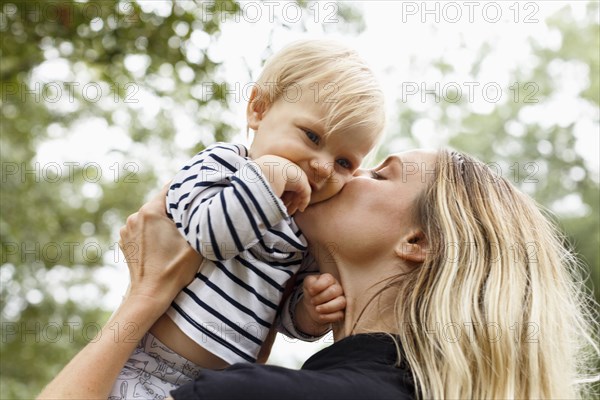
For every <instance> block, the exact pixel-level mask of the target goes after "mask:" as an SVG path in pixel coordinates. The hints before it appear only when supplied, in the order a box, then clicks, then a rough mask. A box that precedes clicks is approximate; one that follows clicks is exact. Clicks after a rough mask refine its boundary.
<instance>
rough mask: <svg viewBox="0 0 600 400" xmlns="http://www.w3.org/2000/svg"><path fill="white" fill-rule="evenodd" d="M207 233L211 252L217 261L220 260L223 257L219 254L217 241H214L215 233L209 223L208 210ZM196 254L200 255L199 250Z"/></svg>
mask: <svg viewBox="0 0 600 400" xmlns="http://www.w3.org/2000/svg"><path fill="white" fill-rule="evenodd" d="M208 233H209V235H210V243H211V245H212V247H213V252H214V253H215V257H216V258H217V259H219V260H222V259H223V256H222V255H221V252H220V251H219V244H218V243H217V240H216V239H215V233H214V231H213V227H212V223H211V221H210V210H208ZM198 252H199V253H200V254H202V252H201V251H200V249H198Z"/></svg>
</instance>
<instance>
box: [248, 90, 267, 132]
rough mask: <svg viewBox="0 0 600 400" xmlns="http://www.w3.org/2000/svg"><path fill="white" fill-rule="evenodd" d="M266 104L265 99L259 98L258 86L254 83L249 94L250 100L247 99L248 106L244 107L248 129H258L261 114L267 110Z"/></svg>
mask: <svg viewBox="0 0 600 400" xmlns="http://www.w3.org/2000/svg"><path fill="white" fill-rule="evenodd" d="M266 104H267V102H266V101H265V99H263V98H261V94H260V87H259V86H258V85H254V87H253V88H252V93H251V94H250V100H248V107H247V108H246V119H247V120H248V127H249V128H250V129H252V130H257V129H258V126H259V125H260V121H261V120H262V118H263V114H264V113H265V111H266V110H267V106H266Z"/></svg>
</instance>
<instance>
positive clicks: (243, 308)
mask: <svg viewBox="0 0 600 400" xmlns="http://www.w3.org/2000/svg"><path fill="white" fill-rule="evenodd" d="M196 278H198V279H200V280H201V281H203V282H204V283H206V286H208V287H209V288H211V289H212V290H214V291H215V292H217V293H218V294H219V295H220V296H221V297H223V299H225V300H227V302H228V303H229V304H232V305H233V306H235V308H237V309H238V310H240V311H242V312H244V313H245V314H248V315H250V316H251V317H252V318H254V320H255V321H256V322H258V323H259V324H261V325H262V326H264V327H265V328H271V324H270V323H268V322H267V321H265V320H264V319H262V318H261V317H259V316H258V315H257V314H256V313H255V312H254V311H252V310H251V309H249V308H248V307H246V306H244V305H243V304H241V303H240V302H238V301H236V300H235V299H234V298H233V297H231V296H229V295H228V294H227V293H225V292H224V291H223V290H222V289H221V288H220V287H218V286H217V285H215V284H214V283H212V282H211V281H210V280H209V279H208V277H207V276H205V275H202V273H200V272H198V273H197V274H196ZM211 314H212V313H211ZM213 315H214V314H213Z"/></svg>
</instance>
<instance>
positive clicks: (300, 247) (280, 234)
mask: <svg viewBox="0 0 600 400" xmlns="http://www.w3.org/2000/svg"><path fill="white" fill-rule="evenodd" d="M269 232H271V233H272V234H274V235H276V236H279V237H280V238H282V239H283V240H285V241H286V242H287V243H289V244H291V245H292V246H294V247H295V248H297V249H298V250H300V251H305V250H306V247H305V246H302V245H301V244H299V243H298V241H297V240H294V239H292V238H291V237H289V236H288V235H286V234H285V233H283V232H278V231H276V230H274V229H269ZM285 253H288V252H287V251H286V252H285Z"/></svg>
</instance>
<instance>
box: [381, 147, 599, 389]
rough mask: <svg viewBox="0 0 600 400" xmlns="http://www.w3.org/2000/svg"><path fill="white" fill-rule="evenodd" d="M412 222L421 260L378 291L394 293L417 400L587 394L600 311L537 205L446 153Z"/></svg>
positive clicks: (402, 350) (471, 162)
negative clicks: (421, 244) (423, 244)
mask: <svg viewBox="0 0 600 400" xmlns="http://www.w3.org/2000/svg"><path fill="white" fill-rule="evenodd" d="M416 212H417V213H418V218H419V221H420V225H421V227H422V229H423V231H424V233H425V237H426V239H427V241H428V244H429V252H428V254H427V256H426V259H425V262H424V263H423V264H422V265H421V266H420V267H418V268H416V269H414V270H413V271H412V272H410V273H408V274H404V275H402V276H398V278H397V279H394V280H393V282H388V284H387V285H386V290H389V289H391V288H394V290H397V296H396V297H395V304H394V307H395V316H396V318H397V323H398V327H397V328H398V330H399V332H400V333H399V342H400V343H399V345H398V351H399V356H400V359H401V361H406V362H408V364H409V365H410V368H411V370H412V373H413V377H414V380H415V383H416V388H417V392H418V393H417V394H418V395H419V396H421V397H422V398H435V399H444V398H446V399H488V398H502V399H508V398H537V399H539V398H544V399H558V398H566V399H573V398H577V397H585V396H586V395H587V396H589V395H591V394H590V393H587V392H586V390H588V389H589V385H588V383H589V382H591V381H594V380H597V379H598V376H597V375H596V376H595V377H594V376H593V373H592V371H593V368H594V367H595V365H594V363H595V362H597V361H598V354H599V349H598V333H599V332H598V326H599V325H598V314H597V310H598V309H597V304H596V303H595V301H594V300H593V297H592V296H591V295H590V293H589V290H586V288H585V285H584V276H582V268H581V266H580V265H579V264H578V262H577V260H576V258H575V256H574V255H573V253H572V252H571V251H570V250H569V249H568V248H567V245H566V243H565V240H564V238H563V237H562V235H561V234H560V233H559V232H558V231H557V229H556V228H555V227H554V225H553V224H552V223H551V222H550V219H549V218H548V217H546V216H545V215H544V214H542V212H541V211H540V208H539V207H538V206H537V205H536V204H535V203H534V201H533V200H532V199H531V198H529V197H528V196H526V195H524V194H522V193H521V192H519V191H518V190H517V189H516V188H515V187H514V186H513V185H511V184H510V183H509V182H508V181H506V180H505V179H504V178H502V177H499V176H496V175H495V174H494V173H493V172H492V171H491V170H490V169H489V168H488V167H487V166H486V165H484V164H483V163H481V162H479V161H477V160H475V159H473V158H471V157H469V156H466V155H462V154H459V153H456V152H450V151H447V150H442V151H440V152H439V155H438V161H437V164H436V171H435V179H434V180H432V183H431V185H430V187H429V189H428V190H426V191H425V192H424V193H423V195H422V197H421V198H420V200H419V201H418V203H417V210H416ZM596 373H597V372H596Z"/></svg>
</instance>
